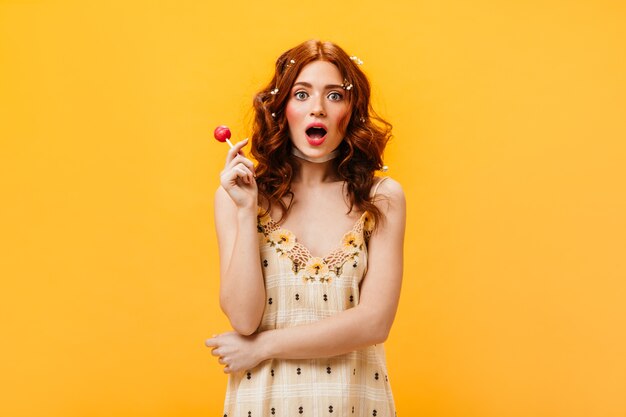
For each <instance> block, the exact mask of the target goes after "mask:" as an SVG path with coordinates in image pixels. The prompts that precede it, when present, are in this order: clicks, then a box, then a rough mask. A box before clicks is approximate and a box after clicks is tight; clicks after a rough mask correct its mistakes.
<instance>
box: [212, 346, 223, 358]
mask: <svg viewBox="0 0 626 417" xmlns="http://www.w3.org/2000/svg"><path fill="white" fill-rule="evenodd" d="M219 349H220V348H219V347H216V348H213V349H211V355H213V356H220V350H219ZM220 357H221V356H220Z"/></svg>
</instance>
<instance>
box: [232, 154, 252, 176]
mask: <svg viewBox="0 0 626 417" xmlns="http://www.w3.org/2000/svg"><path fill="white" fill-rule="evenodd" d="M237 164H244V165H245V166H246V167H248V169H249V170H250V171H252V172H254V164H253V163H252V161H251V160H249V159H248V158H246V157H245V156H241V155H236V156H235V158H233V160H232V161H231V162H230V164H229V165H232V166H234V165H237Z"/></svg>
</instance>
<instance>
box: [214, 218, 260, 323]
mask: <svg viewBox="0 0 626 417" xmlns="http://www.w3.org/2000/svg"><path fill="white" fill-rule="evenodd" d="M256 214H257V209H256V207H254V208H250V209H245V210H244V209H239V210H238V211H237V221H236V228H237V230H236V236H235V239H234V243H233V246H232V252H231V254H230V257H229V258H230V260H229V262H228V265H227V266H225V267H223V268H222V271H221V275H222V276H221V280H220V282H221V284H220V305H221V307H222V310H223V311H224V313H225V314H226V316H227V317H228V319H229V320H230V323H231V325H232V326H233V329H234V330H235V331H237V332H238V333H240V334H243V335H249V334H251V333H253V332H254V331H255V330H256V329H257V327H258V326H259V323H260V322H261V318H262V316H263V309H264V307H265V304H264V300H265V286H264V283H263V274H262V271H261V262H260V258H259V241H258V236H257V229H256V228H257V218H256Z"/></svg>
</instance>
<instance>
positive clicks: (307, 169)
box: [293, 158, 339, 185]
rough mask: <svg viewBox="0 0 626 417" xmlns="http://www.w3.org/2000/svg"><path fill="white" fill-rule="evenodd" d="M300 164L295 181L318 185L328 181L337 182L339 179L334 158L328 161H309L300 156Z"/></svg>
mask: <svg viewBox="0 0 626 417" xmlns="http://www.w3.org/2000/svg"><path fill="white" fill-rule="evenodd" d="M298 163H299V164H300V167H299V169H298V170H297V173H296V175H295V176H294V178H293V182H294V183H298V184H303V185H317V184H321V183H327V182H335V181H338V180H339V175H338V173H337V168H336V165H335V161H334V160H330V161H326V162H321V163H320V162H309V161H306V160H304V159H300V158H298Z"/></svg>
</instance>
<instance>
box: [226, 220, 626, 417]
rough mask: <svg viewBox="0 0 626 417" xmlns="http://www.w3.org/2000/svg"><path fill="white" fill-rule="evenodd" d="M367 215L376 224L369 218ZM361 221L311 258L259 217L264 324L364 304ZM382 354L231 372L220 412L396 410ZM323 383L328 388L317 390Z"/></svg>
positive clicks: (386, 413) (250, 416)
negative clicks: (324, 253)
mask: <svg viewBox="0 0 626 417" xmlns="http://www.w3.org/2000/svg"><path fill="white" fill-rule="evenodd" d="M367 221H368V225H369V226H371V225H372V224H371V219H368V220H367ZM364 224H365V222H364V221H363V220H360V221H359V223H358V224H357V226H356V227H355V228H354V229H353V230H352V232H351V233H352V234H350V235H348V234H346V235H344V238H342V239H341V240H340V241H339V242H337V243H338V244H339V245H337V246H335V248H340V247H341V248H343V249H342V250H344V253H341V254H339V253H338V252H336V253H334V254H332V256H328V257H321V256H320V257H315V259H314V260H313V257H312V255H311V254H310V252H309V253H307V251H306V248H304V247H303V246H302V245H300V246H297V236H295V235H294V234H293V233H291V234H290V232H289V231H288V230H286V229H282V228H280V226H279V227H277V228H275V227H274V225H271V224H270V223H266V222H265V221H264V222H262V224H260V225H259V227H258V230H259V233H260V234H259V236H258V237H259V249H260V252H259V257H260V264H261V265H260V266H261V268H260V270H261V273H262V274H263V279H264V284H265V291H266V292H265V294H266V296H265V297H266V298H265V301H266V303H265V309H264V311H263V317H262V320H261V321H260V326H259V329H258V331H259V332H263V331H267V330H273V329H280V328H284V327H289V326H297V325H300V324H307V323H312V322H314V321H316V320H322V319H325V318H328V317H329V316H331V315H333V314H336V313H338V312H339V311H344V310H347V309H351V308H354V307H355V306H356V305H358V304H359V297H360V288H361V285H360V284H361V281H362V279H363V278H364V275H365V272H366V271H367V269H368V265H367V260H368V256H367V247H366V245H367V242H368V239H369V236H370V233H366V232H365V228H364ZM266 226H269V227H266ZM369 226H368V227H369ZM368 232H370V230H368ZM294 242H296V243H294ZM294 244H296V246H294ZM292 249H293V250H292ZM370 259H372V258H370ZM309 261H311V262H309ZM327 342H328V343H331V342H332V341H331V340H328V341H327ZM383 354H384V353H383V351H382V349H376V346H367V347H364V348H362V349H358V350H355V351H353V352H350V354H349V355H345V356H344V355H339V356H340V357H338V358H335V357H331V358H317V359H306V360H302V359H297V360H287V359H270V360H267V361H264V362H261V363H260V364H258V365H257V366H255V367H254V368H251V369H247V370H245V371H243V372H240V373H237V374H236V375H235V374H231V375H229V378H233V379H234V383H233V384H229V388H228V393H227V399H226V401H225V402H226V404H225V408H224V409H223V413H224V414H223V416H224V417H229V416H230V417H234V416H235V415H237V416H238V417H244V416H247V417H281V416H282V417H295V416H301V417H318V416H319V417H323V416H325V417H332V416H339V417H347V416H352V417H354V416H359V417H361V416H362V417H366V416H372V417H393V416H394V410H393V398H392V396H391V391H390V388H389V387H388V386H387V385H385V384H386V383H387V375H386V372H387V371H386V368H385V366H384V365H383V364H384V356H382V357H381V355H383ZM350 369H352V372H350ZM383 376H384V378H383ZM316 385H317V386H316ZM268 388H269V389H268ZM331 388H332V390H333V391H332V392H331V391H329V389H331ZM294 389H295V390H294ZM242 390H243V391H242ZM320 390H322V391H324V392H329V394H328V395H324V396H320V395H319V392H320ZM370 390H375V391H371V392H376V394H375V396H376V399H374V398H368V399H367V400H364V398H362V395H361V393H363V392H370ZM241 393H243V397H242V395H239V394H241ZM384 393H386V394H387V395H385V394H384ZM253 410H254V411H253ZM624 417H626V416H624Z"/></svg>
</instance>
